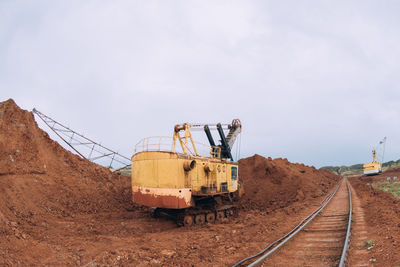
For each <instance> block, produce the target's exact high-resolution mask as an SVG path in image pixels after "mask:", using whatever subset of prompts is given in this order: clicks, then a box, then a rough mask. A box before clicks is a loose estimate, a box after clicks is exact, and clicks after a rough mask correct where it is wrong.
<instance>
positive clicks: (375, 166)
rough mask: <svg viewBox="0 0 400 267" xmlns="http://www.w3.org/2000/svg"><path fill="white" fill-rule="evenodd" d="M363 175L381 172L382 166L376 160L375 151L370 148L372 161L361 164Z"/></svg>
mask: <svg viewBox="0 0 400 267" xmlns="http://www.w3.org/2000/svg"><path fill="white" fill-rule="evenodd" d="M363 171H364V174H365V175H374V174H378V173H381V172H382V166H381V164H380V163H379V161H377V160H376V151H375V149H374V150H372V162H370V163H367V164H364V165H363Z"/></svg>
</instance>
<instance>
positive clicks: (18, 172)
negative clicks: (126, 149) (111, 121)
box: [0, 99, 130, 263]
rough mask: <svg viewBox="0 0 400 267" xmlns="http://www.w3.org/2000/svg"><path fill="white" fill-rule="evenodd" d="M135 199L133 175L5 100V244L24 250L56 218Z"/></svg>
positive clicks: (0, 119) (1, 148)
mask: <svg viewBox="0 0 400 267" xmlns="http://www.w3.org/2000/svg"><path fill="white" fill-rule="evenodd" d="M129 202H130V193H129V178H127V177H122V176H119V175H115V174H112V173H111V172H110V171H109V170H108V169H106V168H103V167H100V166H98V165H96V164H93V163H91V162H89V161H87V160H84V159H81V158H79V157H78V156H76V155H74V154H72V153H70V152H68V151H66V150H65V149H63V148H62V147H61V146H60V145H59V144H58V143H56V142H54V141H52V140H51V139H50V138H49V136H48V134H47V133H46V132H44V131H42V130H41V129H40V128H39V127H38V126H37V124H36V122H35V120H34V116H33V114H32V113H30V112H28V111H25V110H22V109H20V108H19V107H18V106H17V105H16V104H15V103H14V101H13V100H11V99H10V100H7V101H5V102H2V103H0V203H1V204H0V224H1V229H2V231H1V233H0V234H1V236H2V238H0V247H1V248H4V247H7V248H9V249H12V248H14V249H15V250H16V251H19V250H23V248H24V246H26V243H27V242H26V240H28V239H30V237H34V238H33V239H36V238H38V237H39V236H38V235H40V233H38V231H36V230H39V228H40V227H44V226H47V225H48V224H51V223H52V222H51V219H52V218H60V217H62V218H68V217H69V218H71V217H74V216H76V215H78V214H91V213H97V212H99V211H105V210H114V209H123V207H124V205H125V204H127V203H129ZM39 248H40V246H39ZM3 252H4V250H3ZM20 252H22V251H20ZM0 253H1V252H0ZM0 258H1V257H0ZM0 263H1V262H0Z"/></svg>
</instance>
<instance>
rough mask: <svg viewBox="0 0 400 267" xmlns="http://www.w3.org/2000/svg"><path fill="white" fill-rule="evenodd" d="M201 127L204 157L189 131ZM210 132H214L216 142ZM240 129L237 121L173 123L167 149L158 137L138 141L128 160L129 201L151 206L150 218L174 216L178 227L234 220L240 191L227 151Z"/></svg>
mask: <svg viewBox="0 0 400 267" xmlns="http://www.w3.org/2000/svg"><path fill="white" fill-rule="evenodd" d="M201 128H203V130H204V132H205V134H206V136H207V139H208V142H209V146H208V148H209V151H208V153H207V155H206V156H202V155H200V154H199V152H198V144H196V143H195V142H194V140H193V136H192V133H191V129H200V130H201ZM211 130H216V131H217V132H218V135H219V137H220V141H219V143H218V144H216V143H215V141H214V138H213V135H212V133H211ZM224 130H227V131H228V134H227V135H225V132H224ZM241 130H242V124H241V122H240V120H239V119H234V120H233V121H232V123H231V124H220V123H218V124H189V123H184V124H179V125H175V127H174V133H173V138H172V144H171V145H170V146H169V147H168V146H167V147H166V146H165V143H164V141H162V140H163V138H162V137H156V138H154V137H153V138H145V139H143V140H141V141H140V142H139V143H138V144H137V145H136V146H135V153H134V155H133V156H132V199H133V201H134V202H135V203H137V204H140V205H143V206H147V207H151V208H153V211H154V216H160V215H162V214H166V215H168V216H170V217H172V218H174V219H175V220H176V222H177V224H178V225H180V226H191V225H193V224H204V223H205V222H209V223H213V222H215V221H222V220H224V219H225V218H227V217H232V216H237V215H238V209H237V207H236V206H235V201H236V200H237V199H238V198H240V196H241V195H242V194H243V193H244V191H243V186H242V183H241V181H240V180H239V170H238V169H239V168H238V163H237V162H235V161H234V159H233V156H232V148H233V145H234V143H235V141H236V140H237V137H238V136H239V134H240V133H241ZM155 140H156V141H155Z"/></svg>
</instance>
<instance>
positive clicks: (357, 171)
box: [320, 159, 400, 177]
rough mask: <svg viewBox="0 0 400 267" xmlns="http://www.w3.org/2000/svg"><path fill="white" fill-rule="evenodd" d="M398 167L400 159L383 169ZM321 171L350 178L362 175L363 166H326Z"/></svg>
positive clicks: (388, 163)
mask: <svg viewBox="0 0 400 267" xmlns="http://www.w3.org/2000/svg"><path fill="white" fill-rule="evenodd" d="M398 167H400V159H399V160H397V161H393V160H391V161H388V162H385V163H383V164H382V168H383V170H384V171H385V170H388V169H392V168H398ZM320 170H328V171H331V172H334V173H336V174H339V175H341V176H346V177H349V176H356V175H362V174H363V164H354V165H351V166H325V167H322V168H320Z"/></svg>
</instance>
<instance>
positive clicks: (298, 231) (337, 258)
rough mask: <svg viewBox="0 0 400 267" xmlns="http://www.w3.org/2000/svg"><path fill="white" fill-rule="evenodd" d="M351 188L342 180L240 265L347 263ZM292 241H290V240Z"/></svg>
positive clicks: (329, 264) (322, 264) (239, 264)
mask: <svg viewBox="0 0 400 267" xmlns="http://www.w3.org/2000/svg"><path fill="white" fill-rule="evenodd" d="M351 213H352V205H351V191H350V187H349V185H348V182H347V180H343V179H342V180H341V181H340V182H339V184H338V185H337V186H336V188H335V190H334V191H333V192H332V193H331V194H330V195H328V196H327V197H326V198H325V200H324V201H323V202H322V203H321V205H320V207H318V208H317V209H316V210H315V211H314V212H312V213H311V214H310V215H308V216H307V217H306V218H304V219H303V220H302V221H301V222H300V223H299V224H298V225H297V226H296V227H294V228H293V229H292V230H291V231H290V232H288V233H287V234H285V235H284V236H282V237H281V238H279V239H278V240H276V241H274V242H273V243H271V244H269V245H268V246H267V247H266V248H265V249H263V250H262V251H260V252H258V253H256V254H254V255H252V256H250V257H247V258H245V259H243V260H241V261H239V262H238V263H236V264H235V265H234V267H238V266H261V265H264V266H344V264H345V261H346V257H347V249H348V244H349V237H350V228H351ZM288 241H290V242H288Z"/></svg>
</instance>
